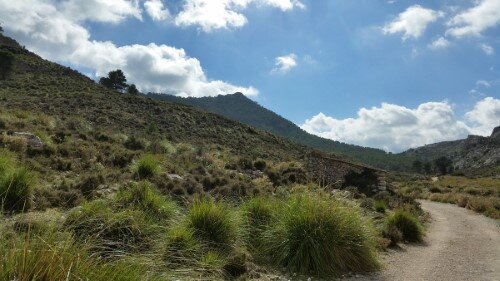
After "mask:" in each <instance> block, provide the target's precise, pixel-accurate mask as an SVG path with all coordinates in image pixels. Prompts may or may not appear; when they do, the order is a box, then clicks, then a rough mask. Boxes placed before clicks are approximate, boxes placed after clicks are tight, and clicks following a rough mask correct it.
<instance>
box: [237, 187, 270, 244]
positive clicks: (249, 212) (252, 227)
mask: <svg viewBox="0 0 500 281" xmlns="http://www.w3.org/2000/svg"><path fill="white" fill-rule="evenodd" d="M275 208H276V207H275V202H273V201H272V200H271V199H269V198H266V197H256V198H253V199H251V200H250V201H248V202H247V203H246V204H245V205H244V207H243V212H244V217H245V226H246V230H247V235H248V241H247V242H248V247H249V248H251V250H253V251H257V252H258V251H260V250H261V247H262V244H263V241H262V233H263V232H264V230H265V229H266V228H267V227H268V226H269V224H270V223H272V221H273V219H274V218H275V215H276V209H275Z"/></svg>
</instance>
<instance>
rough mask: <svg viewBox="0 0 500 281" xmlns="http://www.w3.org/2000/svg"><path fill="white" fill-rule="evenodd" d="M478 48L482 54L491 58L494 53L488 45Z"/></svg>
mask: <svg viewBox="0 0 500 281" xmlns="http://www.w3.org/2000/svg"><path fill="white" fill-rule="evenodd" d="M479 47H480V48H481V50H483V52H484V53H485V54H487V55H488V56H491V55H493V53H495V49H493V47H491V46H490V45H488V44H481V45H479Z"/></svg>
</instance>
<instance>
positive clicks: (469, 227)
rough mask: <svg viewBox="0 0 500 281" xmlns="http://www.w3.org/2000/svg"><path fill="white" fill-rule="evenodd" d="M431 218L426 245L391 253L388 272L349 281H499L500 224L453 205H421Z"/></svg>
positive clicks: (386, 268) (385, 257) (386, 256)
mask: <svg viewBox="0 0 500 281" xmlns="http://www.w3.org/2000/svg"><path fill="white" fill-rule="evenodd" d="M421 203H422V208H423V209H424V210H426V211H428V212H429V213H430V215H431V217H432V221H431V224H430V225H429V228H428V229H427V236H426V238H425V243H424V245H410V246H403V248H401V249H397V250H391V251H390V252H388V253H387V254H384V255H383V257H382V259H383V261H384V264H385V269H384V270H382V271H381V272H380V273H378V274H377V275H375V276H370V277H366V276H365V277H358V278H349V280H366V281H368V280H373V281H376V280H408V281H420V280H425V281H433V280H436V281H437V280H439V281H447V280H452V281H459V280H474V281H483V280H484V281H486V280H488V281H493V280H494V281H500V223H499V222H498V221H495V220H492V219H489V218H486V217H484V216H482V215H478V214H475V213H473V212H472V211H469V210H466V209H463V208H460V207H457V206H455V205H451V204H443V203H436V202H429V201H422V202H421Z"/></svg>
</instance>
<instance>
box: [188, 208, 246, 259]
mask: <svg viewBox="0 0 500 281" xmlns="http://www.w3.org/2000/svg"><path fill="white" fill-rule="evenodd" d="M188 226H189V227H191V228H192V229H193V230H194V233H195V235H196V236H197V237H199V238H200V239H202V240H203V241H204V242H206V243H207V244H208V245H209V246H210V247H214V248H217V249H223V250H227V249H229V248H230V247H231V245H233V243H234V241H235V239H236V235H237V225H236V223H235V220H234V218H233V217H232V211H231V210H229V209H228V207H227V206H225V205H224V204H222V203H215V202H214V201H211V200H208V199H204V200H197V201H195V202H194V203H193V204H192V206H191V208H190V209H189V214H188Z"/></svg>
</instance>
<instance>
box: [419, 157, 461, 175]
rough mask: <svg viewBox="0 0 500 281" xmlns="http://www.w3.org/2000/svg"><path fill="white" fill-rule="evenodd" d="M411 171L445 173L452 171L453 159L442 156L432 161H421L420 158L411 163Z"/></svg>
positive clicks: (427, 173)
mask: <svg viewBox="0 0 500 281" xmlns="http://www.w3.org/2000/svg"><path fill="white" fill-rule="evenodd" d="M412 168H413V171H414V172H416V173H419V174H426V175H429V174H432V173H440V174H441V175H446V174H450V173H453V171H454V167H453V161H451V159H450V158H448V157H446V156H442V157H439V158H436V159H434V161H427V162H422V161H420V160H415V161H413V165H412Z"/></svg>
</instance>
